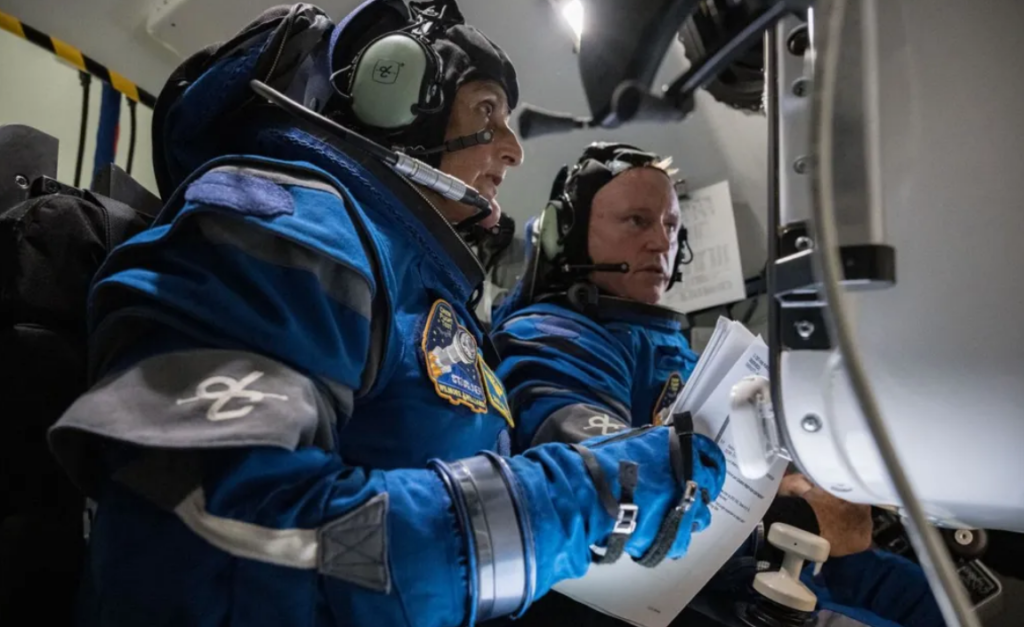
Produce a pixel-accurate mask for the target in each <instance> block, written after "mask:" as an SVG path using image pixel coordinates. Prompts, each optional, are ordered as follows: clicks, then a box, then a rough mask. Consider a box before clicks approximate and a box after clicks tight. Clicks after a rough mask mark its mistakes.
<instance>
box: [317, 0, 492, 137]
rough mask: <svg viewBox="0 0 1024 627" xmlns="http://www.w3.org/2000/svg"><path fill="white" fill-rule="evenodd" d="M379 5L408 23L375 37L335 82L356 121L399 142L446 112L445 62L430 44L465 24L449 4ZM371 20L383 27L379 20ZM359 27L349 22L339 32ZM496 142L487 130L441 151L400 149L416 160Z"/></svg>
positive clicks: (335, 74) (332, 78) (338, 73)
mask: <svg viewBox="0 0 1024 627" xmlns="http://www.w3.org/2000/svg"><path fill="white" fill-rule="evenodd" d="M379 4H382V5H385V6H390V7H391V8H392V9H394V13H393V14H392V15H391V20H392V22H394V21H399V22H400V21H404V22H405V24H404V25H401V26H398V27H397V28H394V27H392V28H389V29H388V31H387V32H385V33H383V34H381V35H379V36H377V37H375V38H373V39H372V40H371V41H370V42H369V43H367V44H366V45H365V46H363V47H362V49H360V50H359V51H358V52H357V53H356V55H355V57H354V58H353V60H352V62H351V64H349V65H347V66H345V67H342V68H341V69H338V70H336V71H334V72H333V73H332V74H331V76H330V83H331V85H332V86H333V87H334V90H335V93H336V94H337V95H338V96H340V99H341V100H342V102H343V105H342V106H343V107H344V111H345V112H346V113H349V114H351V118H354V119H355V120H356V121H358V123H359V124H361V125H363V126H365V127H367V128H368V129H371V130H373V131H374V132H375V133H377V134H381V135H384V136H386V137H391V138H395V137H396V136H398V135H401V134H403V133H405V132H406V131H407V130H408V129H410V128H413V127H414V126H416V125H418V124H424V123H426V120H427V118H428V117H429V116H431V115H434V114H438V113H440V112H442V111H443V110H444V109H445V105H446V103H445V90H444V66H443V61H442V59H441V56H440V54H438V52H437V50H435V49H434V48H433V47H432V45H431V44H432V43H433V42H434V41H435V40H436V39H437V38H438V37H439V36H442V35H443V34H444V32H445V30H446V29H447V28H448V27H449V26H454V25H459V24H463V23H464V20H463V18H462V15H461V14H459V12H458V8H457V7H455V6H454V5H452V4H448V3H445V2H436V3H431V4H428V5H416V4H412V5H410V6H408V7H405V6H404V3H402V2H398V1H395V2H388V1H387V0H385V1H384V2H381V3H379ZM400 5H401V6H400ZM365 6H366V5H364V7H365ZM359 11H361V9H360V10H357V12H356V13H358V12H359ZM405 11H408V13H405ZM403 13H405V14H404V15H403ZM353 17H355V14H353ZM350 19H351V18H350ZM372 19H373V21H374V22H377V23H380V22H381V19H380V17H379V16H378V15H375V16H374V17H373V18H372ZM354 21H358V20H354ZM385 23H387V22H385ZM360 26H361V24H358V23H356V24H353V23H352V22H350V23H348V24H346V25H345V28H344V29H338V31H337V33H338V35H340V33H341V31H342V30H344V31H346V32H348V31H350V30H357V29H359V28H360ZM396 26H397V25H396ZM338 35H336V36H335V39H337V38H338ZM333 56H334V58H335V59H337V58H338V56H339V52H338V51H335V52H334V53H333ZM493 139H494V132H493V131H492V130H491V129H489V128H485V129H482V130H480V131H478V132H476V133H472V134H470V135H465V136H462V137H457V138H455V139H452V140H449V141H447V142H444V141H442V143H440V144H439V145H436V146H427V147H424V146H398V147H397V148H399V149H401V150H402V151H403V152H406V153H408V154H411V155H417V156H420V155H437V154H438V153H441V152H454V151H457V150H462V149H464V148H469V147H472V146H476V145H479V144H487V143H490V142H491V141H493Z"/></svg>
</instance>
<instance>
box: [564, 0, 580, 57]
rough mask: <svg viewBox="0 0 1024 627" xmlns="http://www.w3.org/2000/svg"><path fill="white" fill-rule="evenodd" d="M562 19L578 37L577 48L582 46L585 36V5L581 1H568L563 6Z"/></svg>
mask: <svg viewBox="0 0 1024 627" xmlns="http://www.w3.org/2000/svg"><path fill="white" fill-rule="evenodd" d="M562 17H563V18H565V21H566V23H568V24H569V28H571V29H572V32H573V34H574V35H575V36H576V46H577V47H579V45H580V38H581V37H582V36H583V3H582V2H580V0H568V1H567V2H565V3H563V4H562Z"/></svg>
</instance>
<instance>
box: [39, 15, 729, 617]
mask: <svg viewBox="0 0 1024 627" xmlns="http://www.w3.org/2000/svg"><path fill="white" fill-rule="evenodd" d="M254 79H255V80H259V81H262V82H263V83H265V84H267V85H268V86H269V87H271V88H273V89H276V90H278V91H280V92H282V93H285V94H287V95H288V96H289V97H290V98H291V99H293V100H294V101H296V102H299V103H302V105H304V106H305V107H307V108H309V109H311V110H314V111H317V112H319V113H321V114H323V115H324V116H327V117H328V118H330V119H332V120H334V121H335V122H336V123H341V124H343V125H346V126H349V127H351V128H352V129H354V130H357V131H358V132H360V133H362V134H363V135H365V136H366V137H369V138H371V139H374V140H376V141H377V142H379V143H381V144H383V145H386V146H389V147H398V148H400V149H402V150H403V151H406V152H407V153H414V154H417V155H419V156H421V157H422V158H423V159H424V160H426V161H428V162H431V163H432V164H433V165H435V166H437V167H439V168H440V169H441V170H442V171H443V172H446V173H448V174H450V175H453V176H455V177H457V178H458V179H460V180H461V181H463V182H464V183H466V184H469V185H472V186H473V187H475V188H476V189H477V190H479V192H480V194H482V195H483V196H484V197H485V198H487V199H488V200H490V201H491V203H490V204H491V205H492V211H491V213H490V215H489V217H488V219H487V220H486V221H485V222H483V224H484V225H485V226H486V225H487V224H491V223H493V222H494V221H496V220H497V217H498V214H499V211H500V210H499V208H498V205H497V202H496V201H495V200H494V198H495V196H496V194H497V188H498V186H499V185H500V183H501V180H502V178H503V176H504V175H505V173H506V171H507V170H508V169H510V168H512V167H514V166H516V165H518V164H519V162H520V160H521V158H522V151H521V147H520V146H519V144H518V141H517V140H516V138H515V136H514V134H513V132H512V131H511V130H510V128H509V126H508V118H509V114H510V111H511V110H512V108H513V107H515V105H516V102H517V100H518V85H517V81H516V74H515V70H514V68H513V66H512V64H511V62H510V61H509V59H508V58H507V56H506V55H505V54H504V52H502V51H501V49H500V48H498V47H497V46H496V45H495V44H494V43H493V42H491V41H490V40H489V39H487V38H486V37H485V36H484V35H483V34H482V33H480V32H479V31H478V30H476V29H474V28H472V27H471V26H468V25H466V24H465V23H464V21H463V19H462V16H461V14H460V12H459V9H458V7H457V6H456V5H455V4H454V2H451V1H443V2H417V1H414V2H412V3H410V4H408V5H407V4H406V3H404V2H398V1H394V0H371V1H369V2H366V3H365V4H363V5H362V6H360V7H359V8H358V9H357V10H356V11H355V12H353V13H352V14H350V15H349V16H348V17H346V18H345V19H344V20H343V21H342V22H341V23H339V24H337V25H335V24H333V23H332V21H331V20H330V18H329V17H328V16H327V15H326V14H325V13H324V12H323V11H321V10H319V9H317V8H315V7H312V6H310V5H304V4H299V5H294V6H291V7H279V8H274V9H270V10H268V11H267V12H265V13H264V14H263V15H262V16H261V17H260V18H259V19H257V20H256V21H255V22H253V23H252V24H250V25H249V26H248V27H246V28H245V29H244V30H243V31H242V32H240V33H239V34H238V35H237V36H236V37H234V38H233V39H231V40H230V41H228V42H226V43H224V44H222V45H219V46H215V47H211V48H208V49H206V50H204V51H202V52H201V53H199V54H197V55H195V56H194V57H192V58H190V59H189V60H187V61H186V62H185V63H184V64H183V65H182V66H181V67H179V68H178V69H177V70H176V71H175V73H174V74H173V75H172V76H171V77H170V79H169V80H168V82H167V84H166V86H165V88H164V90H163V91H162V93H161V95H160V98H159V101H158V103H157V107H156V110H155V113H154V129H153V134H154V162H155V166H156V171H157V176H158V181H159V184H160V188H161V192H162V194H163V196H164V197H165V198H166V199H167V204H166V206H165V208H164V210H163V211H162V212H161V214H160V216H159V217H158V219H157V220H156V223H155V225H154V226H153V227H152V228H151V229H149V230H148V231H146V232H144V233H142V234H140V235H138V236H137V237H135V238H133V239H132V240H130V241H129V242H127V243H126V244H125V245H123V246H121V247H119V248H118V249H117V250H116V251H115V252H114V253H113V254H112V255H111V256H110V258H109V259H108V260H107V261H106V263H105V264H104V266H103V268H102V269H101V271H100V272H99V274H98V276H97V277H96V281H95V284H94V286H93V290H92V293H91V296H90V304H89V321H90V327H89V329H90V338H91V355H90V359H91V363H90V368H91V376H92V379H93V382H94V383H93V386H92V388H91V389H90V391H89V392H87V393H86V394H84V395H83V396H82V397H81V398H79V399H78V400H77V401H76V402H75V403H74V404H73V406H72V407H71V408H70V409H69V410H68V411H67V412H66V414H65V415H64V416H63V417H62V419H61V420H60V421H59V423H58V424H57V425H56V426H55V427H54V429H53V430H52V432H51V445H52V447H53V450H54V453H55V454H56V456H57V458H58V459H59V460H60V461H61V463H62V464H63V465H64V466H65V468H66V469H67V470H68V472H69V474H70V475H71V476H72V478H73V479H74V480H75V481H76V483H77V485H79V486H80V487H81V488H82V489H83V491H85V493H86V494H87V495H89V496H90V497H91V498H92V499H94V500H95V502H96V503H97V507H96V513H95V518H94V520H93V521H92V525H91V536H90V560H89V564H88V566H87V569H86V570H87V576H86V578H87V580H88V581H87V586H86V590H85V591H84V592H83V603H82V619H81V623H82V624H86V625H104V626H127V625H133V626H134V625H145V626H147V627H149V626H154V625H188V626H192V627H195V626H206V625H218V626H220V625H229V624H230V625H246V626H255V627H259V626H262V625H267V626H274V627H281V626H285V625H356V626H364V625H373V626H381V625H416V626H425V627H427V626H429V627H433V626H437V627H441V626H444V627H455V626H458V625H472V624H475V623H478V622H482V621H486V620H488V619H492V618H498V617H505V616H514V615H517V614H521V613H522V612H524V611H525V610H526V608H527V607H529V605H530V604H531V602H532V601H533V600H534V599H536V598H538V597H540V596H542V595H543V594H545V593H546V592H547V591H548V590H549V589H550V588H551V586H552V585H553V584H555V583H556V582H558V581H559V580H562V579H565V578H569V577H577V576H581V575H582V574H583V573H584V572H585V571H586V569H587V567H588V565H589V564H590V562H591V560H592V559H593V555H594V553H593V552H592V549H591V547H592V546H595V545H597V546H604V547H606V548H607V550H608V552H615V551H619V552H624V553H627V554H629V555H631V556H633V557H635V558H638V559H647V560H648V561H650V562H652V563H656V562H658V561H660V560H662V559H665V558H670V559H671V558H676V557H679V556H681V555H682V554H684V553H685V552H686V549H687V547H688V544H689V540H690V537H691V534H692V533H695V532H697V531H700V530H701V529H703V528H705V527H706V526H707V524H708V523H709V521H710V512H709V509H708V507H707V504H708V503H709V502H710V501H711V500H713V499H715V498H716V497H717V496H718V494H719V492H720V490H721V486H722V482H723V480H724V458H723V456H722V453H721V451H720V450H719V449H718V447H717V446H716V445H715V444H714V443H713V442H711V441H710V440H708V439H706V438H703V437H701V436H698V435H694V434H691V433H687V432H684V431H682V430H681V429H671V428H667V427H662V428H652V429H638V430H631V431H628V432H625V433H623V434H619V437H616V438H604V439H601V440H596V441H595V440H591V441H588V442H585V443H584V445H582V446H575V447H570V446H567V445H562V444H548V445H545V446H539V447H533V448H530V449H528V450H525V451H523V452H521V454H518V455H514V456H513V455H511V454H510V446H509V438H508V433H509V429H510V428H511V427H512V426H513V425H514V416H513V415H512V414H511V413H510V411H509V408H508V404H507V401H506V398H505V392H504V389H503V387H502V385H501V383H500V382H499V381H498V379H497V377H496V376H495V375H494V373H493V371H492V368H493V367H494V366H495V365H496V363H495V360H494V353H493V349H491V348H490V346H489V344H488V342H487V339H486V337H485V336H484V334H483V333H482V332H481V328H480V325H479V324H478V323H477V321H476V319H475V318H474V317H473V315H472V314H471V312H470V311H469V310H468V309H467V307H466V303H467V301H468V300H469V298H470V296H471V293H472V292H473V290H474V289H476V288H477V287H478V286H479V284H480V282H481V280H482V278H483V272H482V270H481V268H480V266H479V264H478V263H477V260H476V259H475V257H474V256H473V255H472V253H471V252H470V251H469V249H468V248H467V247H466V245H465V244H464V242H463V240H462V239H461V238H460V235H459V229H460V228H461V227H462V226H463V225H465V224H466V223H467V220H472V219H473V218H474V217H480V216H479V215H477V212H478V210H477V209H475V208H473V207H470V206H466V205H462V204H460V203H457V202H454V201H451V200H446V199H444V198H442V197H441V196H440V195H438V194H436V193H433V192H431V191H429V190H427V189H426V188H423V187H420V186H418V185H414V184H412V183H411V182H409V181H408V180H406V179H405V178H403V177H402V176H399V174H398V173H396V171H395V170H393V169H392V168H390V167H388V166H387V165H385V164H384V163H382V162H380V161H378V160H377V159H376V158H375V157H373V156H371V155H369V154H367V153H366V152H363V151H362V150H361V149H359V148H357V147H356V146H355V145H354V144H352V143H351V142H350V141H346V140H345V139H343V138H342V137H340V136H339V135H338V134H332V133H329V132H326V131H324V129H323V127H322V126H318V125H316V124H313V123H311V122H310V121H309V119H308V118H305V117H303V118H300V117H293V114H294V111H291V112H287V111H285V110H283V109H281V108H280V107H278V106H274V105H272V104H271V103H269V102H267V101H265V100H264V99H262V98H259V97H256V96H255V94H254V92H253V91H252V89H251V84H250V82H251V81H252V80H254ZM389 90H391V91H389ZM488 140H489V141H488Z"/></svg>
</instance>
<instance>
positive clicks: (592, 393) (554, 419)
mask: <svg viewBox="0 0 1024 627" xmlns="http://www.w3.org/2000/svg"><path fill="white" fill-rule="evenodd" d="M494 342H495V345H496V346H497V347H498V351H499V353H500V354H501V357H502V362H501V364H500V365H499V367H498V369H497V370H496V374H497V375H498V378H500V379H501V381H502V383H503V384H504V385H505V389H506V390H507V392H508V398H509V405H510V407H511V409H512V413H513V414H514V415H515V416H516V420H517V421H518V424H517V429H516V433H515V446H516V450H525V449H526V448H528V447H530V446H532V445H536V444H540V443H544V442H567V443H573V442H582V441H584V440H586V439H588V438H591V437H595V436H599V435H604V434H608V433H612V432H615V431H619V430H621V429H624V428H627V427H628V426H629V425H630V424H631V422H632V416H631V410H630V404H631V399H630V394H631V387H632V381H633V374H632V373H633V371H634V369H635V367H636V364H635V363H634V362H635V358H634V356H633V354H632V353H631V352H630V351H628V350H626V348H625V347H624V346H623V345H622V344H621V342H619V340H618V339H616V338H615V337H614V336H612V335H611V334H610V333H609V332H608V331H607V330H605V329H604V328H602V327H601V326H600V325H598V324H596V323H595V322H593V321H592V320H589V319H587V318H584V317H583V316H577V315H576V314H574V313H572V312H566V311H564V310H563V311H561V312H559V314H558V315H554V314H553V313H552V312H549V311H547V309H546V306H544V305H541V306H535V307H533V308H530V309H527V310H525V311H524V312H522V313H519V314H517V315H516V316H515V317H512V318H510V319H507V320H505V321H504V322H503V323H502V324H501V325H500V327H499V328H498V330H497V331H496V333H495V335H494Z"/></svg>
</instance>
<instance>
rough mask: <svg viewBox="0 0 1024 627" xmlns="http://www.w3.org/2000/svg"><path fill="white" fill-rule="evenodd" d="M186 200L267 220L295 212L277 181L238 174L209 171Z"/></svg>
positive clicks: (192, 188)
mask: <svg viewBox="0 0 1024 627" xmlns="http://www.w3.org/2000/svg"><path fill="white" fill-rule="evenodd" d="M185 200H186V201H188V202H196V203H203V204H207V205H214V206H217V207H224V208H226V209H233V210H235V211H237V212H238V213H241V214H243V215H249V216H258V217H263V218H272V217H274V216H280V215H291V214H293V213H295V201H294V200H293V199H292V195H291V194H290V193H288V190H286V189H285V188H283V187H281V186H280V185H278V184H277V183H275V182H273V181H269V180H267V179H264V178H260V177H258V176H253V175H250V174H240V173H236V172H217V171H213V172H207V173H206V174H204V175H203V176H201V177H200V178H199V179H198V180H196V182H195V183H192V184H191V185H190V186H189V187H188V189H187V190H185Z"/></svg>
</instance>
